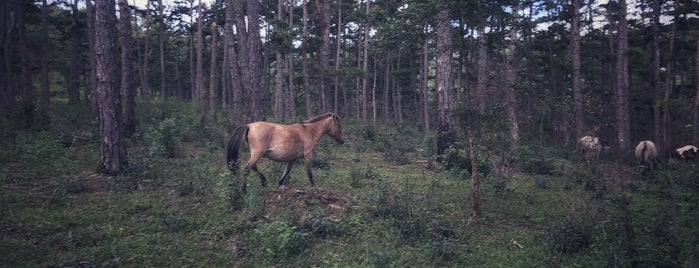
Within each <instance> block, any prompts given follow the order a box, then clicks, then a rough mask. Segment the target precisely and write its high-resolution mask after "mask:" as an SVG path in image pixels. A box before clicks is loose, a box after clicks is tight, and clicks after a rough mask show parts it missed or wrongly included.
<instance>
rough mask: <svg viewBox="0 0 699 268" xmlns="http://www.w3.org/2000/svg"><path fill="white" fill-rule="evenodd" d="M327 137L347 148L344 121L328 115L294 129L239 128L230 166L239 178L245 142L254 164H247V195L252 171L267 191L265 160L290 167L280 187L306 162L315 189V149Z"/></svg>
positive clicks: (269, 125)
mask: <svg viewBox="0 0 699 268" xmlns="http://www.w3.org/2000/svg"><path fill="white" fill-rule="evenodd" d="M323 134H328V136H330V137H332V138H333V139H335V141H337V143H339V144H343V143H344V142H345V140H344V137H343V135H342V130H341V128H340V117H338V116H337V115H335V114H334V113H326V114H322V115H318V116H315V117H313V118H310V119H308V120H306V121H303V123H297V124H293V125H281V124H274V123H269V122H254V123H250V124H247V125H243V126H239V127H237V128H236V129H235V131H234V132H233V136H231V138H230V139H229V140H228V146H227V150H226V160H227V161H226V163H228V168H229V169H230V170H231V171H232V172H233V173H234V174H235V173H236V172H237V170H238V151H239V149H240V144H241V143H242V142H244V143H245V145H246V146H247V147H248V149H250V160H248V163H247V164H245V175H244V176H243V185H242V186H241V190H242V191H243V192H245V187H246V184H247V176H248V174H249V173H250V170H251V169H252V170H254V171H255V172H256V173H257V174H258V175H259V177H260V180H261V181H262V186H264V187H267V179H266V178H265V176H264V175H262V173H260V171H259V170H257V162H258V161H259V160H260V158H262V157H265V158H268V159H270V160H273V161H276V162H285V163H286V170H284V174H282V177H281V179H279V185H283V184H284V179H285V178H286V176H287V175H289V171H291V167H292V166H293V165H294V162H295V161H296V160H298V159H301V158H303V160H304V163H305V164H306V174H307V175H308V180H309V181H310V183H311V186H313V185H315V184H314V183H313V173H311V164H312V163H313V159H312V158H313V149H315V147H316V145H317V144H318V141H319V140H320V138H321V137H322V136H323Z"/></svg>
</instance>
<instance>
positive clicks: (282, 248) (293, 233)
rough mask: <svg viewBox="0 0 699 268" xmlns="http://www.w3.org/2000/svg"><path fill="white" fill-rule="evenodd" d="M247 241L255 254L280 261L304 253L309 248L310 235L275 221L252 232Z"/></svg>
mask: <svg viewBox="0 0 699 268" xmlns="http://www.w3.org/2000/svg"><path fill="white" fill-rule="evenodd" d="M246 241H247V244H248V246H249V248H250V249H251V250H253V251H254V253H256V254H259V255H261V256H264V257H267V258H270V259H271V260H280V259H286V258H288V257H291V256H294V255H297V254H299V253H301V252H303V251H304V250H305V249H306V247H307V246H308V235H307V234H306V233H304V232H302V231H301V230H299V228H297V227H296V226H292V225H289V224H287V223H286V222H282V221H274V222H271V223H269V224H264V225H260V226H259V227H257V228H256V229H253V230H252V231H250V232H249V233H248V235H247V237H246Z"/></svg>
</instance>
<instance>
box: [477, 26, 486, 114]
mask: <svg viewBox="0 0 699 268" xmlns="http://www.w3.org/2000/svg"><path fill="white" fill-rule="evenodd" d="M477 42H478V63H477V64H476V66H477V68H478V70H477V71H476V80H477V84H476V92H475V95H476V96H475V98H474V99H475V100H476V105H477V107H478V112H479V113H480V114H481V115H483V114H485V107H486V105H487V101H486V89H487V85H488V72H489V70H488V48H487V42H486V36H485V26H481V27H480V28H478V39H477Z"/></svg>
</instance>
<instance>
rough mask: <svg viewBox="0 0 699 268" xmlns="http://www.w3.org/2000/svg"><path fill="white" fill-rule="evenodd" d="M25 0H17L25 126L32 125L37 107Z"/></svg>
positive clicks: (20, 85) (18, 44)
mask: <svg viewBox="0 0 699 268" xmlns="http://www.w3.org/2000/svg"><path fill="white" fill-rule="evenodd" d="M23 3H24V2H23V1H17V26H18V30H17V31H18V32H17V48H18V49H19V66H20V76H19V89H20V92H21V96H22V115H23V116H24V117H25V119H26V122H25V127H30V126H32V124H33V123H34V108H36V107H35V106H36V100H35V98H36V96H35V94H34V86H33V85H32V77H31V71H30V66H29V64H30V63H29V61H30V60H29V52H30V50H29V45H28V44H27V40H26V38H27V30H26V20H25V19H26V18H25V14H24V12H25V7H24V6H22V5H23Z"/></svg>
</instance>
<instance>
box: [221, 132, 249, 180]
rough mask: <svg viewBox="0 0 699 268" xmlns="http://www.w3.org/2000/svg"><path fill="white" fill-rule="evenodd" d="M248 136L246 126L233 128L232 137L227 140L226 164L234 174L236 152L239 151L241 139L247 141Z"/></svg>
mask: <svg viewBox="0 0 699 268" xmlns="http://www.w3.org/2000/svg"><path fill="white" fill-rule="evenodd" d="M247 136H248V126H247V125H243V126H239V127H237V128H235V130H234V131H233V135H232V136H231V138H230V139H229V140H228V146H226V164H227V165H228V169H230V170H231V171H233V172H235V171H237V170H238V152H239V151H240V144H241V143H242V142H243V139H244V138H245V139H247Z"/></svg>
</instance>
